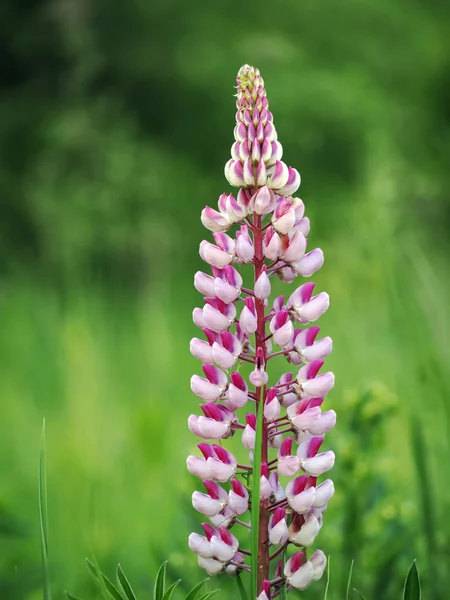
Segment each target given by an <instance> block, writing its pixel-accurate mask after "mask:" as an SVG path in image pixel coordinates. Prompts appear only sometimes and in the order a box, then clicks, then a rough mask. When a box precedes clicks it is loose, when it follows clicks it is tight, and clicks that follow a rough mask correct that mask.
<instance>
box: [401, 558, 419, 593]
mask: <svg viewBox="0 0 450 600" xmlns="http://www.w3.org/2000/svg"><path fill="white" fill-rule="evenodd" d="M420 598H421V590H420V579H419V571H418V570H417V564H416V561H415V560H414V561H413V563H412V565H411V567H410V569H409V571H408V575H407V577H406V581H405V589H404V591H403V600H420Z"/></svg>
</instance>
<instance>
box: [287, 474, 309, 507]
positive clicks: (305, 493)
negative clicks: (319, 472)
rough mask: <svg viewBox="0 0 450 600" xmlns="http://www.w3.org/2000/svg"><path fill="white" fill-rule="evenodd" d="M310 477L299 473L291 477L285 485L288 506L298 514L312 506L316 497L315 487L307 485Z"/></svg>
mask: <svg viewBox="0 0 450 600" xmlns="http://www.w3.org/2000/svg"><path fill="white" fill-rule="evenodd" d="M310 479H312V478H310V477H308V476H307V475H300V476H299V477H296V478H295V479H292V480H291V481H290V482H289V483H288V484H287V486H286V496H287V500H288V502H289V506H290V507H291V508H292V509H293V510H295V512H297V513H299V514H303V513H305V512H306V511H307V510H309V509H310V508H311V507H312V506H314V502H315V499H316V489H315V487H314V486H309V484H310Z"/></svg>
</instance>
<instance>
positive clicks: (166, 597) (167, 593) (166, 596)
mask: <svg viewBox="0 0 450 600" xmlns="http://www.w3.org/2000/svg"><path fill="white" fill-rule="evenodd" d="M180 581H181V579H177V581H175V583H172V585H169V587H168V588H167V590H166V591H165V592H164V596H163V600H170V599H171V597H172V594H173V591H174V589H175V588H176V587H177V585H178V584H179V583H180Z"/></svg>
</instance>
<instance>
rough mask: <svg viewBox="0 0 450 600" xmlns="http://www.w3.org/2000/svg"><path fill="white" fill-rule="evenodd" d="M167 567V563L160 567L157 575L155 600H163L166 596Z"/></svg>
mask: <svg viewBox="0 0 450 600" xmlns="http://www.w3.org/2000/svg"><path fill="white" fill-rule="evenodd" d="M166 566H167V561H166V562H163V564H162V565H161V566H160V567H159V571H158V574H157V575H156V581H155V591H154V593H153V600H162V598H163V596H164V587H165V582H166Z"/></svg>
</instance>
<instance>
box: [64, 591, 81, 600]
mask: <svg viewBox="0 0 450 600" xmlns="http://www.w3.org/2000/svg"><path fill="white" fill-rule="evenodd" d="M66 598H67V600H81V598H78V597H77V596H72V594H69V592H66Z"/></svg>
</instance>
